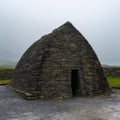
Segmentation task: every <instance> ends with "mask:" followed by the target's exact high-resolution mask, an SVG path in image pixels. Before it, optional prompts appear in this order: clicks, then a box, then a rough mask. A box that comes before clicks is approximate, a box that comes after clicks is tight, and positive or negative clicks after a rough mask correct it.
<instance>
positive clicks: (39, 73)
mask: <svg viewBox="0 0 120 120" xmlns="http://www.w3.org/2000/svg"><path fill="white" fill-rule="evenodd" d="M74 79H77V80H74ZM77 84H78V85H77ZM10 85H11V86H12V87H13V88H15V89H17V90H19V91H21V93H22V94H24V96H25V97H27V95H26V93H30V94H31V96H30V97H31V98H43V99H48V98H69V97H72V96H73V95H75V96H86V95H94V94H101V93H103V92H105V91H108V89H109V85H108V83H107V80H106V78H105V76H104V73H103V70H102V67H101V65H100V63H99V60H98V58H97V56H96V54H95V52H94V51H93V49H92V48H91V46H90V44H89V43H88V42H87V40H86V39H85V38H84V37H83V36H82V34H81V33H80V32H79V31H78V30H76V28H74V27H73V25H72V24H71V23H69V22H67V23H65V24H64V25H62V26H61V27H59V28H57V29H55V30H54V31H53V32H52V33H50V34H48V35H46V36H43V37H42V38H41V39H40V40H38V41H36V42H35V43H34V44H33V45H32V46H31V47H30V48H29V49H28V50H27V51H26V52H25V54H24V55H23V56H22V58H21V59H20V61H19V62H18V64H17V66H16V70H15V74H14V77H13V79H12V82H11V84H10ZM30 97H29V98H30ZM27 98H28V97H27Z"/></svg>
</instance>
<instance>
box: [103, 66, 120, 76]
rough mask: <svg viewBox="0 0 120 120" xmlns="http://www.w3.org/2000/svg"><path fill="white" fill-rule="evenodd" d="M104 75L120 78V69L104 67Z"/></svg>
mask: <svg viewBox="0 0 120 120" xmlns="http://www.w3.org/2000/svg"><path fill="white" fill-rule="evenodd" d="M103 70H104V74H105V75H106V76H111V77H120V67H103Z"/></svg>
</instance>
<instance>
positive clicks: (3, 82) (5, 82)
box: [0, 80, 10, 85]
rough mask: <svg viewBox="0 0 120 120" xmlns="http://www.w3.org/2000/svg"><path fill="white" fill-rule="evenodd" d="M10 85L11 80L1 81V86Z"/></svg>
mask: <svg viewBox="0 0 120 120" xmlns="http://www.w3.org/2000/svg"><path fill="white" fill-rule="evenodd" d="M9 83H10V80H0V85H7V84H9Z"/></svg>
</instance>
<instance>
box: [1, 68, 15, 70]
mask: <svg viewBox="0 0 120 120" xmlns="http://www.w3.org/2000/svg"><path fill="white" fill-rule="evenodd" d="M0 70H15V68H0Z"/></svg>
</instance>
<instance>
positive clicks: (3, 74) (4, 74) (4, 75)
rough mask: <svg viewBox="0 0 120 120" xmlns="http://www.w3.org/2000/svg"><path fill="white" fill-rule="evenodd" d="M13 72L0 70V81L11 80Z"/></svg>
mask: <svg viewBox="0 0 120 120" xmlns="http://www.w3.org/2000/svg"><path fill="white" fill-rule="evenodd" d="M13 71H14V70H4V69H3V70H0V80H5V79H12V76H13Z"/></svg>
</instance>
